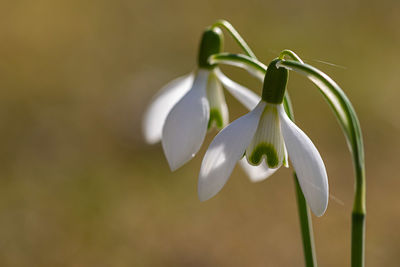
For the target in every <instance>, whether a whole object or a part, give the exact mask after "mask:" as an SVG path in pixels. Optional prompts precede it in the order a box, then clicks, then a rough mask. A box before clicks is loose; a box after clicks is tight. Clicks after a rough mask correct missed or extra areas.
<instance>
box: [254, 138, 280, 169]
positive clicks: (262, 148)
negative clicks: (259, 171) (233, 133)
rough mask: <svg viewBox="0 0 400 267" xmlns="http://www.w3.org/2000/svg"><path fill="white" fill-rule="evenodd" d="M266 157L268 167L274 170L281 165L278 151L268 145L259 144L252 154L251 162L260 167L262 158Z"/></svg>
mask: <svg viewBox="0 0 400 267" xmlns="http://www.w3.org/2000/svg"><path fill="white" fill-rule="evenodd" d="M263 155H265V156H266V162H267V164H268V167H270V168H274V167H277V166H278V164H279V159H278V154H277V153H276V149H275V147H274V146H273V145H271V144H268V143H261V144H258V145H257V147H255V149H254V150H253V152H252V153H251V155H250V157H249V160H250V163H251V164H254V165H259V164H260V163H261V160H262V156H263Z"/></svg>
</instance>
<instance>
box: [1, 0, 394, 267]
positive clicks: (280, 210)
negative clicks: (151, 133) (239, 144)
mask: <svg viewBox="0 0 400 267" xmlns="http://www.w3.org/2000/svg"><path fill="white" fill-rule="evenodd" d="M399 14H400V2H399V1H395V0H393V1H390V0H382V1H379V2H378V1H361V0H355V1H345V0H339V1H311V0H310V1H294V0H283V1H279V4H278V2H277V1H265V0H262V1H261V0H248V1H245V2H243V1H237V0H231V1H227V0H215V1H183V0H169V1H160V0H159V1H153V0H150V1H145V0H133V1H126V0H115V1H104V0H97V1H90V0H89V1H78V0H69V1H66V0H65V1H63V0H60V1H51V0H37V1H7V0H2V1H1V2H0V266H302V265H303V255H302V244H301V237H300V232H299V223H298V217H297V207H296V202H295V191H294V183H293V179H292V176H291V170H290V169H289V170H287V169H281V170H280V171H279V172H277V173H276V174H275V175H274V176H272V177H271V178H270V179H267V180H266V181H263V182H261V183H256V184H253V183H251V182H250V181H249V180H248V179H247V177H246V176H245V175H244V173H243V172H242V170H241V169H240V168H236V169H235V171H234V173H233V175H232V177H231V179H230V180H229V182H228V183H227V185H226V186H225V187H224V189H223V190H222V191H221V192H220V193H219V194H218V195H217V196H216V197H215V198H213V199H211V200H209V201H207V202H205V203H201V202H200V201H199V200H198V198H197V193H196V192H197V191H196V190H197V189H196V186H197V175H198V172H199V168H200V162H201V158H202V155H203V154H204V152H205V149H206V148H207V146H208V144H209V142H210V141H211V140H212V137H213V136H214V135H215V134H216V132H215V131H211V132H210V133H209V134H208V136H207V140H206V143H205V144H204V146H203V149H202V150H201V151H200V152H199V154H198V156H197V157H196V158H195V159H194V160H192V161H191V162H190V163H188V164H187V165H185V166H184V167H183V168H181V169H179V170H178V171H176V172H174V173H171V172H170V170H169V168H168V165H167V162H166V160H165V158H164V155H163V152H162V149H161V146H160V145H159V144H157V145H153V146H151V145H147V144H145V142H144V139H143V137H142V132H141V118H142V115H143V112H144V110H145V108H146V106H147V104H148V103H149V101H150V100H151V97H152V96H153V95H154V94H156V92H157V91H158V90H159V89H160V88H161V87H162V86H163V85H164V84H166V83H167V82H168V81H170V80H172V79H173V78H175V77H178V76H180V75H183V74H185V73H188V72H190V71H191V70H193V69H194V68H195V66H196V57H197V47H198V43H199V39H200V36H201V33H202V30H203V29H204V28H205V27H206V26H208V25H210V24H212V23H213V22H214V21H215V20H216V19H220V18H224V19H227V20H229V21H230V22H231V23H232V24H233V25H234V26H235V27H236V28H237V30H238V31H239V32H240V33H241V34H242V36H243V37H244V38H245V39H246V40H247V42H248V43H249V45H250V46H251V47H252V49H253V50H254V51H255V53H256V54H257V56H258V58H259V59H260V60H262V61H263V62H264V63H266V64H268V62H269V61H270V60H272V59H273V58H274V57H276V56H277V55H278V53H279V51H281V50H283V49H286V48H288V49H292V50H293V51H295V52H296V53H298V54H299V55H300V56H301V57H302V58H303V59H305V61H306V62H308V63H310V64H312V65H314V66H316V67H318V68H320V69H321V70H323V71H324V72H326V73H328V74H329V75H330V76H331V77H332V78H333V79H334V80H336V81H337V82H338V83H339V85H341V87H342V88H343V89H344V91H345V92H346V93H347V95H348V96H349V98H350V99H351V100H352V102H353V104H354V107H355V109H356V111H357V112H358V115H359V119H360V121H361V125H362V128H363V133H364V141H365V149H366V164H367V186H368V187H367V189H368V194H367V206H368V214H367V232H366V234H367V245H366V260H367V266H398V260H399V252H400V232H399V231H397V227H398V225H399V224H400V208H399V207H400V206H399V205H400V202H399V193H398V189H399V188H400V179H399V178H400V177H399V175H398V174H397V169H398V167H399V165H398V159H399V156H398V151H399V148H400V146H399V145H400V144H399V143H400V139H399V130H400V118H399V112H398V98H399V96H400V90H399V84H400V76H399V73H398V72H399V64H398V62H399V60H400V56H399V53H398V49H399V47H400V27H399V26H400V16H399ZM225 39H226V45H225V48H226V50H227V51H231V52H239V51H240V50H239V49H238V48H237V46H236V45H235V43H234V42H233V41H232V39H231V38H230V37H229V36H227V35H226V38H225ZM321 61H324V62H329V63H333V64H336V65H338V66H332V65H329V64H324V63H322V62H321ZM223 69H224V71H225V72H226V73H228V74H230V75H235V79H236V80H237V81H240V82H241V83H242V84H245V85H246V86H248V87H249V88H252V89H253V90H254V91H255V92H257V93H260V91H261V84H260V83H259V82H258V81H256V80H255V79H254V78H252V77H251V76H249V75H248V74H247V73H246V72H244V71H242V70H238V69H234V68H227V67H223ZM288 90H289V91H290V93H291V96H292V101H293V105H294V109H295V115H296V121H297V123H298V125H299V126H300V127H301V128H302V129H303V130H304V131H305V132H306V133H307V134H308V135H309V136H310V138H311V139H312V140H313V141H314V143H315V144H316V146H317V147H318V149H319V151H320V153H321V154H322V157H323V158H324V161H325V164H326V167H327V171H328V176H329V183H330V193H331V199H330V202H329V207H328V210H327V212H326V214H325V215H324V216H323V217H321V218H316V217H313V224H314V233H315V241H316V246H317V253H318V260H319V263H320V266H349V261H350V213H351V208H352V198H353V169H352V164H351V158H350V154H349V152H348V149H347V146H346V142H345V139H344V137H343V134H342V132H341V130H340V128H339V125H338V123H337V122H336V119H335V117H334V116H333V113H332V112H331V110H330V109H329V108H328V106H327V105H326V103H325V102H324V100H323V98H322V97H321V95H320V94H319V92H318V90H316V88H315V87H314V86H313V85H312V84H311V83H310V82H309V81H307V80H306V79H304V78H303V77H301V76H299V75H297V74H295V73H293V74H291V76H290V81H289V87H288ZM226 97H227V102H228V104H229V106H230V117H231V119H232V120H233V119H235V118H237V117H238V116H240V115H243V114H244V113H245V112H246V110H245V108H243V107H242V106H241V105H240V104H239V103H238V102H237V101H236V100H235V99H233V98H232V97H231V96H230V95H228V94H226Z"/></svg>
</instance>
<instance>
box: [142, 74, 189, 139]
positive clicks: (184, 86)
mask: <svg viewBox="0 0 400 267" xmlns="http://www.w3.org/2000/svg"><path fill="white" fill-rule="evenodd" d="M193 77H194V75H193V74H192V73H191V74H188V75H185V76H182V77H179V78H176V79H175V80H173V81H171V82H169V83H168V84H167V85H165V86H164V87H163V88H162V89H161V90H160V91H159V92H158V94H157V95H155V96H154V97H153V99H152V101H151V103H150V105H149V107H148V108H147V110H146V112H145V114H144V119H143V122H142V129H143V135H144V137H145V139H146V141H147V142H148V143H150V144H154V143H157V142H158V141H160V140H161V133H162V129H163V127H164V122H165V119H166V118H167V116H168V113H169V112H170V111H171V109H172V107H173V106H174V105H175V104H176V103H177V102H178V101H179V100H180V99H181V98H182V97H183V96H184V95H185V94H186V93H187V92H188V91H189V89H190V88H191V86H192V84H193Z"/></svg>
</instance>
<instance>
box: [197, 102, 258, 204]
mask: <svg viewBox="0 0 400 267" xmlns="http://www.w3.org/2000/svg"><path fill="white" fill-rule="evenodd" d="M264 107H265V102H263V101H261V102H260V103H259V104H258V105H257V107H256V108H255V109H253V110H252V111H251V112H250V113H247V114H246V115H244V116H242V117H240V118H239V119H237V120H235V121H234V122H232V123H231V124H229V125H228V126H227V127H225V128H224V129H223V130H222V131H221V132H220V133H219V134H218V135H217V136H216V137H215V138H214V140H213V141H212V142H211V144H210V146H209V148H208V150H207V152H206V154H205V156H204V158H203V162H202V164H201V169H200V175H199V184H198V193H199V198H200V200H201V201H205V200H207V199H209V198H211V197H213V196H214V195H216V194H217V193H218V192H219V191H220V190H221V189H222V187H223V186H224V185H225V183H226V181H227V180H228V178H229V176H230V175H231V173H232V171H233V168H234V167H235V165H236V163H237V161H238V160H240V159H241V158H242V156H243V153H244V151H245V149H246V147H247V146H248V145H249V143H250V141H251V139H252V138H253V136H254V133H255V131H256V129H257V125H258V121H259V120H260V116H261V113H262V111H263V110H264Z"/></svg>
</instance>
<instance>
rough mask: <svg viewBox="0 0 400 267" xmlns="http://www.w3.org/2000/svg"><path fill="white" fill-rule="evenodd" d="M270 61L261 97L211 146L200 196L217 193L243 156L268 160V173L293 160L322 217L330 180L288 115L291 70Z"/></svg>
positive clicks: (309, 198) (257, 161)
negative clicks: (288, 85) (287, 101)
mask: <svg viewBox="0 0 400 267" xmlns="http://www.w3.org/2000/svg"><path fill="white" fill-rule="evenodd" d="M277 62H279V59H276V60H274V61H272V62H271V63H270V65H269V66H268V69H267V73H266V75H265V79H264V85H263V93H262V99H261V100H260V102H259V103H258V104H257V106H256V107H255V108H254V109H253V110H252V111H251V112H249V113H248V114H246V115H244V116H242V117H240V118H239V119H237V120H235V121H234V122H232V123H231V124H230V125H228V126H227V127H225V128H224V129H223V130H222V131H221V132H220V133H219V134H218V135H217V136H216V137H215V139H214V140H213V141H212V143H211V144H210V146H209V148H208V150H207V152H206V154H205V156H204V159H203V162H202V165H201V170H200V175H199V184H198V193H199V198H200V200H202V201H204V200H207V199H209V198H211V197H213V196H214V195H216V194H217V193H218V192H219V191H220V190H221V189H222V187H223V186H224V185H225V183H226V181H227V180H228V178H229V176H230V175H231V173H232V171H233V168H234V166H235V165H236V163H237V162H238V161H240V160H242V161H243V159H242V158H243V157H245V158H246V161H247V162H248V163H249V164H251V165H255V166H258V165H260V164H266V165H267V166H268V168H269V175H271V174H272V173H274V172H275V171H276V170H277V169H278V168H279V167H280V166H282V165H284V166H286V167H288V158H290V160H291V162H292V164H293V167H294V170H295V171H296V173H297V177H298V180H299V183H300V186H301V189H302V191H303V194H304V196H305V198H306V200H307V202H308V204H309V206H310V207H311V210H312V211H313V212H314V213H315V214H316V215H317V216H321V215H322V214H323V213H324V212H325V210H326V208H327V205H328V180H327V174H326V170H325V165H324V163H323V161H322V158H321V156H320V154H319V152H318V150H317V149H316V148H315V146H314V144H313V143H312V142H311V140H310V139H309V138H308V136H307V135H306V134H305V133H304V132H303V131H302V130H301V129H300V128H298V127H297V126H296V125H295V124H294V123H293V122H292V121H291V120H290V119H289V117H288V116H287V114H286V112H285V109H284V106H283V104H282V102H283V98H284V94H285V90H286V84H287V79H288V71H287V70H286V69H284V68H277V66H276V64H277Z"/></svg>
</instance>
